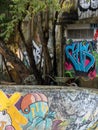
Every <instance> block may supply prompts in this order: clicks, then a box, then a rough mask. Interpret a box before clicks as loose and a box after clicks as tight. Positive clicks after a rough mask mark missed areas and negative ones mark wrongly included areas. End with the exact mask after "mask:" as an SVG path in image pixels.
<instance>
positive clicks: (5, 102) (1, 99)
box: [0, 91, 27, 130]
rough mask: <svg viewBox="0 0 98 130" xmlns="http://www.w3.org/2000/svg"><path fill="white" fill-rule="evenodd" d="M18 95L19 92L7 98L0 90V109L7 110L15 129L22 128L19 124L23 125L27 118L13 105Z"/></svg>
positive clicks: (20, 129) (19, 129) (18, 97)
mask: <svg viewBox="0 0 98 130" xmlns="http://www.w3.org/2000/svg"><path fill="white" fill-rule="evenodd" d="M20 97H21V94H20V93H14V94H13V95H12V96H11V97H10V98H8V97H7V96H6V95H5V94H4V93H3V92H2V91H0V111H3V110H7V113H8V114H9V115H10V117H11V120H12V125H13V126H14V128H15V130H22V128H21V126H20V125H25V124H26V123H27V119H26V118H25V117H24V116H23V115H22V114H21V113H20V112H19V111H18V109H17V108H16V107H15V106H14V105H15V104H16V103H17V101H18V100H19V99H20Z"/></svg>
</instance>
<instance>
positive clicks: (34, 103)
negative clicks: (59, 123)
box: [20, 93, 55, 130]
mask: <svg viewBox="0 0 98 130" xmlns="http://www.w3.org/2000/svg"><path fill="white" fill-rule="evenodd" d="M20 111H21V113H22V114H23V115H24V116H25V117H26V118H27V120H28V123H27V124H26V125H25V126H23V130H32V129H33V130H36V129H37V130H51V129H52V120H53V119H54V115H55V113H54V112H50V111H49V106H48V100H47V97H46V96H45V95H44V94H42V93H30V94H27V95H25V96H24V97H23V99H22V102H21V110H20Z"/></svg>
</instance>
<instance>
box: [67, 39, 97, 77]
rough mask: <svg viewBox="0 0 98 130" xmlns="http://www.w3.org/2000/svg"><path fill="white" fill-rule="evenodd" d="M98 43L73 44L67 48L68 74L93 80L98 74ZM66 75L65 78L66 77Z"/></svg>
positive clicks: (80, 42)
mask: <svg viewBox="0 0 98 130" xmlns="http://www.w3.org/2000/svg"><path fill="white" fill-rule="evenodd" d="M96 45H97V43H96V41H79V42H72V41H71V43H70V44H67V45H66V46H65V71H66V74H67V75H69V76H71V77H74V76H84V77H86V76H87V77H89V78H90V79H93V78H95V77H96V75H97V74H98V71H97V67H98V62H97V61H98V60H97V57H98V53H97V46H96ZM66 74H65V76H66Z"/></svg>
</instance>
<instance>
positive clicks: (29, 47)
mask: <svg viewBox="0 0 98 130" xmlns="http://www.w3.org/2000/svg"><path fill="white" fill-rule="evenodd" d="M21 24H22V21H20V22H19V24H18V31H19V34H20V37H21V40H22V42H23V44H24V46H25V48H26V51H27V54H28V58H29V62H30V68H29V69H30V72H31V74H34V76H35V78H36V80H37V82H38V84H44V79H43V78H42V74H41V71H40V70H38V69H37V66H36V64H35V60H34V55H33V49H32V38H31V37H30V38H29V40H28V41H26V40H25V37H24V34H23V32H22V28H21Z"/></svg>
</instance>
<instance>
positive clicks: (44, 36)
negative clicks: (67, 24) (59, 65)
mask: <svg viewBox="0 0 98 130" xmlns="http://www.w3.org/2000/svg"><path fill="white" fill-rule="evenodd" d="M48 13H49V12H48V10H47V11H46V19H45V27H44V28H42V14H41V13H39V15H38V31H39V35H40V39H41V44H42V47H43V54H44V64H45V68H44V69H45V82H46V84H48V82H49V77H47V76H48V75H51V71H52V63H51V58H50V54H49V50H48V47H47V44H48V39H49V14H48Z"/></svg>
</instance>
